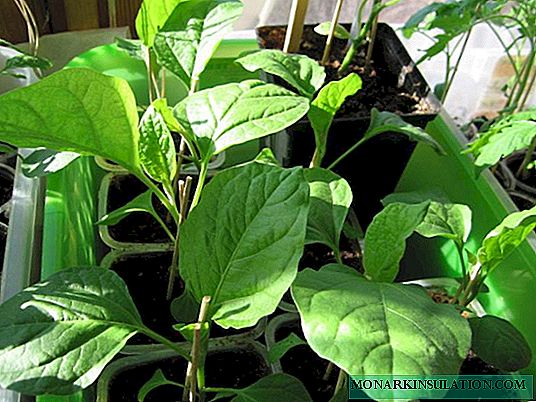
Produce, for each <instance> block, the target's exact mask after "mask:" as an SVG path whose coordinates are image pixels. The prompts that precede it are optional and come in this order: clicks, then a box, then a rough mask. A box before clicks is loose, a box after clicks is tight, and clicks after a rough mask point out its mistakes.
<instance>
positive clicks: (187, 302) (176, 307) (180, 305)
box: [169, 291, 200, 322]
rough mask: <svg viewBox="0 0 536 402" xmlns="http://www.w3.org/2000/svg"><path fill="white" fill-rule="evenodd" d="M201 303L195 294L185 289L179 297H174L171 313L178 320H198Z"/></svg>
mask: <svg viewBox="0 0 536 402" xmlns="http://www.w3.org/2000/svg"><path fill="white" fill-rule="evenodd" d="M199 307H200V304H199V303H198V302H197V300H195V298H194V296H193V295H192V294H191V293H190V292H188V291H184V292H183V293H182V294H181V295H180V296H179V297H177V298H176V299H173V301H172V302H171V306H170V308H169V309H170V311H171V315H172V316H173V318H174V319H175V320H176V321H177V322H194V321H197V317H198V315H199V314H198V312H199Z"/></svg>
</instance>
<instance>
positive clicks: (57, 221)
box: [38, 39, 536, 402]
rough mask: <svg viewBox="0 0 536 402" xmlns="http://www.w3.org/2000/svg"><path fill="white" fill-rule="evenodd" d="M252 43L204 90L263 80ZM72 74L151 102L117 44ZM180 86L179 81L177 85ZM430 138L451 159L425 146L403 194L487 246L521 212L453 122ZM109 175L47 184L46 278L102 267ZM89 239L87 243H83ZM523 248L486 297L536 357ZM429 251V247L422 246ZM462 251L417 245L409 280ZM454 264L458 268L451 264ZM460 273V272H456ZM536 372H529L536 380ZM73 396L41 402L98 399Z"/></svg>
mask: <svg viewBox="0 0 536 402" xmlns="http://www.w3.org/2000/svg"><path fill="white" fill-rule="evenodd" d="M256 48H257V43H256V41H255V40H254V39H251V40H227V41H225V42H224V43H223V44H222V46H221V47H220V49H219V51H218V53H217V56H216V58H215V59H214V60H213V61H212V62H211V63H210V65H209V67H208V69H207V71H206V72H205V73H204V74H203V76H202V78H201V85H202V87H208V86H213V85H217V84H222V83H225V82H230V81H240V80H243V79H248V78H256V76H255V75H252V74H250V73H247V72H246V71H244V70H242V69H241V68H240V67H239V66H238V65H236V64H234V63H233V59H234V58H236V57H237V56H238V54H239V53H241V52H242V51H246V50H251V49H256ZM69 67H87V68H92V69H95V70H97V71H100V72H103V73H105V74H110V75H116V76H120V77H122V78H124V79H126V80H128V81H129V83H130V84H131V86H132V88H133V90H134V91H135V93H136V96H137V97H138V100H139V101H141V102H144V101H146V100H147V99H146V97H145V95H144V94H145V91H146V89H145V88H146V84H145V80H146V76H145V72H144V71H145V69H144V66H143V64H142V62H141V61H137V60H133V59H131V58H130V57H128V56H127V55H126V54H124V53H122V52H121V51H119V50H118V49H117V48H116V46H115V45H107V46H102V47H99V48H96V49H94V50H91V51H89V52H87V53H84V54H83V55H81V56H79V57H77V58H76V59H74V60H73V61H72V62H71V63H70V64H69ZM170 82H175V81H170ZM170 91H171V92H169V93H170V94H171V95H170V96H171V97H174V98H176V99H173V100H177V101H178V100H179V99H180V98H181V96H184V94H185V89H184V87H181V86H180V84H179V83H177V87H176V88H174V89H173V90H170ZM428 131H429V133H430V134H432V135H433V136H434V137H435V138H436V139H437V140H438V141H439V142H440V143H441V144H442V145H443V146H444V147H445V149H446V150H447V152H448V153H449V155H450V156H451V157H450V158H448V157H440V156H438V155H436V154H435V153H433V152H432V151H430V150H429V147H421V146H418V147H417V150H416V152H415V153H414V155H413V157H412V159H411V161H410V163H409V165H408V167H407V169H406V171H405V173H404V175H403V177H402V179H401V182H400V184H399V187H398V190H399V191H412V190H421V191H430V190H434V189H437V188H439V189H441V190H442V191H443V192H445V193H446V194H447V195H448V196H449V197H450V198H451V200H452V201H454V202H462V203H466V204H468V205H470V206H471V207H472V208H473V211H474V222H473V237H472V239H471V240H472V241H473V244H475V243H474V242H475V240H478V239H481V238H482V237H483V236H484V234H485V233H486V232H487V231H488V230H489V229H490V228H492V227H494V226H495V225H496V224H497V223H498V222H499V221H500V220H501V219H502V218H503V217H504V216H506V215H507V214H508V213H509V212H510V211H512V210H514V206H513V204H512V203H511V201H509V200H508V198H507V196H506V194H505V193H504V191H502V190H501V189H500V188H499V187H498V183H497V182H496V181H495V180H494V179H493V178H492V177H491V175H489V174H487V173H486V172H485V173H484V175H482V176H481V177H480V178H476V177H475V175H474V170H473V166H472V164H471V161H470V159H469V158H468V157H466V156H462V155H460V154H459V151H460V150H461V149H462V148H463V147H462V145H461V143H460V140H459V138H457V137H456V136H455V135H453V133H454V132H455V131H456V130H455V129H454V126H453V125H452V124H451V123H450V120H449V119H448V117H446V116H441V117H440V118H438V119H437V120H436V121H434V122H433V123H432V124H430V125H429V127H428ZM259 148H260V143H259V142H258V141H255V142H252V143H249V144H246V145H245V146H241V147H236V148H235V149H233V150H232V152H230V153H229V154H228V155H227V159H226V161H227V164H235V163H238V162H240V161H244V160H250V159H252V158H253V157H254V156H255V155H256V153H257V152H258V150H259ZM102 175H103V171H102V170H101V169H100V168H98V167H97V166H96V165H95V163H94V161H93V159H92V158H80V159H79V160H78V161H76V162H75V163H73V164H72V165H71V166H69V167H68V168H67V169H64V170H63V171H61V172H59V173H56V174H54V175H52V176H50V177H49V178H48V183H47V196H46V205H45V218H44V239H43V255H42V268H43V269H42V276H43V278H45V277H47V276H49V275H51V274H52V273H54V272H56V271H58V270H61V269H64V268H67V267H71V266H77V265H88V264H96V263H98V262H99V261H100V258H101V257H102V255H103V254H104V251H105V250H104V248H103V246H102V245H101V243H100V241H99V240H98V237H97V236H98V235H97V230H96V227H95V225H94V223H93V222H95V220H96V216H97V215H96V214H97V206H96V199H97V187H98V184H99V181H100V179H101V177H102ZM81 240H82V241H81ZM530 242H531V244H529V243H528V242H527V244H524V245H523V246H522V247H520V248H519V249H518V250H517V251H516V252H515V253H514V254H513V255H512V256H511V258H509V260H508V261H507V262H505V264H504V267H502V268H503V269H498V270H497V271H496V274H495V275H493V277H491V278H490V279H489V281H488V285H489V287H490V293H489V294H488V295H486V296H484V297H483V298H482V303H483V304H484V306H485V307H486V308H487V309H488V312H489V313H492V314H497V315H500V316H502V317H505V318H507V319H509V320H511V321H512V322H513V323H514V324H515V325H516V326H517V327H518V328H519V329H520V330H521V331H522V332H523V333H524V335H525V336H526V337H527V339H528V340H529V342H530V344H531V345H532V347H533V349H535V350H536V320H534V318H535V313H534V308H533V307H532V304H533V300H532V291H533V290H534V289H536V241H535V239H531V240H530ZM421 245H424V246H425V247H420V246H421ZM455 261H456V260H455V250H454V249H453V248H452V247H450V245H449V244H448V243H444V242H439V241H435V242H434V241H432V242H431V241H429V240H422V239H419V238H417V237H413V238H412V239H410V241H409V244H408V252H407V255H406V257H405V258H404V260H403V270H404V272H406V274H407V276H408V277H423V276H427V277H429V276H439V275H445V274H448V275H453V274H456V268H457V267H456V262H455ZM449 264H453V265H449ZM452 267H454V268H452ZM535 367H536V366H535V365H533V366H532V367H531V368H530V371H529V373H532V374H536V370H535ZM85 393H86V395H85V396H84V395H82V393H79V394H76V395H72V396H67V397H57V396H53V397H39V398H38V401H39V402H81V401H84V400H91V398H92V395H91V390H89V391H86V392H85Z"/></svg>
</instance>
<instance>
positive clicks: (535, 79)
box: [519, 63, 536, 110]
mask: <svg viewBox="0 0 536 402" xmlns="http://www.w3.org/2000/svg"><path fill="white" fill-rule="evenodd" d="M530 69H531V70H533V71H532V77H531V78H530V82H529V83H528V85H527V87H526V88H525V90H524V92H525V94H524V95H523V99H522V100H521V103H520V104H519V109H520V110H523V109H524V108H525V104H526V103H527V100H528V99H529V95H530V94H531V93H532V88H533V87H534V83H535V82H536V69H535V68H534V63H533V65H531V66H530Z"/></svg>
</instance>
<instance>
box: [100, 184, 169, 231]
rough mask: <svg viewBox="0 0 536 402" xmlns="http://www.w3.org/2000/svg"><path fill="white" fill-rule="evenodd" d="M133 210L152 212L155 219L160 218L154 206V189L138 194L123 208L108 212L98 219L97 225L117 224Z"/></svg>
mask: <svg viewBox="0 0 536 402" xmlns="http://www.w3.org/2000/svg"><path fill="white" fill-rule="evenodd" d="M132 212H146V213H148V214H151V215H152V216H153V217H155V219H157V220H158V219H160V217H159V216H158V213H157V212H156V210H155V208H154V206H153V191H152V190H147V191H146V192H144V193H142V194H140V195H138V196H137V197H136V198H134V199H133V200H132V201H129V202H128V203H126V204H125V205H124V206H122V207H121V208H118V209H116V210H115V211H112V212H110V213H107V214H106V215H104V216H103V217H102V218H100V219H99V220H98V221H97V223H96V224H97V225H105V226H108V225H116V224H117V223H119V222H121V221H122V220H123V219H124V218H126V217H127V216H128V215H129V214H131V213H132Z"/></svg>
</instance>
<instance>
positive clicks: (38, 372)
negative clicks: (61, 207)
mask: <svg viewBox="0 0 536 402" xmlns="http://www.w3.org/2000/svg"><path fill="white" fill-rule="evenodd" d="M0 323H1V324H0V386H1V387H4V388H8V389H12V390H14V391H18V392H22V393H24V394H31V395H38V394H45V393H49V394H70V393H73V392H76V391H79V390H80V389H82V388H86V387H88V386H89V385H91V384H92V383H93V382H94V381H95V380H96V379H97V377H98V376H99V374H100V373H101V371H102V370H103V369H104V367H105V366H106V364H107V363H108V362H109V361H111V360H112V359H113V357H114V356H115V355H116V354H117V353H119V351H120V350H121V349H122V348H123V346H125V344H126V343H127V341H128V340H129V339H130V338H131V337H132V336H133V335H135V334H136V333H137V332H138V331H139V330H142V329H143V328H144V327H143V324H142V322H141V319H140V315H139V314H138V311H137V310H136V307H135V306H134V302H133V301H132V299H131V297H130V295H129V294H128V290H127V287H126V285H125V283H124V282H123V281H122V280H121V279H120V278H119V276H118V275H117V274H116V273H114V272H113V271H111V270H108V269H103V268H96V267H89V268H73V269H68V270H64V271H61V272H59V273H57V274H55V275H53V276H51V277H50V278H49V279H47V280H45V281H43V282H40V283H38V284H36V285H34V286H31V287H29V288H27V289H25V290H23V291H22V292H21V293H19V294H17V295H16V296H14V297H13V298H11V299H9V300H8V301H6V302H5V303H4V304H2V305H1V306H0Z"/></svg>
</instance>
